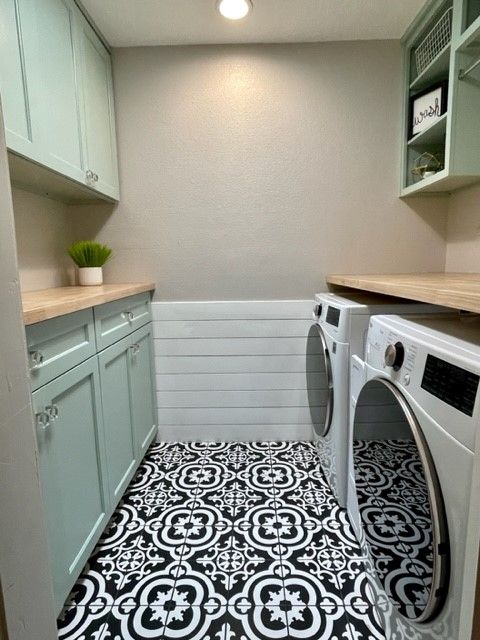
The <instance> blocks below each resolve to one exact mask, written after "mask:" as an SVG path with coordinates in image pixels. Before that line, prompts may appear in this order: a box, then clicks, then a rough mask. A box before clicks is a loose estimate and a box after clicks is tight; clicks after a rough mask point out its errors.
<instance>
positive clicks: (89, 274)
mask: <svg viewBox="0 0 480 640" xmlns="http://www.w3.org/2000/svg"><path fill="white" fill-rule="evenodd" d="M102 283H103V269H102V267H79V269H78V284H80V285H82V286H83V287H90V286H92V285H96V284H97V285H98V284H102Z"/></svg>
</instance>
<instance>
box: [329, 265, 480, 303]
mask: <svg viewBox="0 0 480 640" xmlns="http://www.w3.org/2000/svg"><path fill="white" fill-rule="evenodd" d="M327 283H328V284H330V285H337V286H342V287H348V288H351V289H362V290H364V291H372V292H374V293H383V294H386V295H390V296H396V297H400V298H408V299H410V300H417V301H419V302H429V303H431V304H440V305H443V306H445V307H451V308H453V309H462V310H464V311H473V312H475V313H480V273H397V274H385V275H383V274H380V275H337V274H334V275H328V276H327Z"/></svg>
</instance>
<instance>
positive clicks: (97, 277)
mask: <svg viewBox="0 0 480 640" xmlns="http://www.w3.org/2000/svg"><path fill="white" fill-rule="evenodd" d="M68 255H69V256H70V257H71V259H72V260H73V261H74V262H75V264H76V265H77V267H78V284H80V285H83V286H90V285H98V284H102V283H103V270H102V267H103V265H104V264H105V263H106V262H107V260H108V259H109V258H110V256H111V255H112V250H111V249H110V247H107V246H106V245H104V244H99V243H98V242H92V241H91V240H81V241H80V242H75V243H74V244H72V246H71V247H69V248H68Z"/></svg>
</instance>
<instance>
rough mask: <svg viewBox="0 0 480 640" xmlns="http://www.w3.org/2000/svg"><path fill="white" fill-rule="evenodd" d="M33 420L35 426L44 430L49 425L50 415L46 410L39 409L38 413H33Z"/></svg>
mask: <svg viewBox="0 0 480 640" xmlns="http://www.w3.org/2000/svg"><path fill="white" fill-rule="evenodd" d="M35 421H36V424H37V427H39V428H40V429H42V431H45V430H46V429H48V427H49V426H50V416H49V415H48V413H47V412H46V411H40V413H36V414H35Z"/></svg>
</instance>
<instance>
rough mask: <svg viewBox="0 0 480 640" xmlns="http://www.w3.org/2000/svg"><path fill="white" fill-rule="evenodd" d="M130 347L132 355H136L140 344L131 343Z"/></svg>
mask: <svg viewBox="0 0 480 640" xmlns="http://www.w3.org/2000/svg"><path fill="white" fill-rule="evenodd" d="M130 349H131V350H132V355H134V356H136V355H137V353H138V352H139V351H140V345H139V344H138V342H135V344H132V345H131V346H130Z"/></svg>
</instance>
